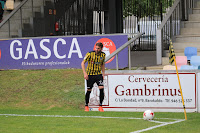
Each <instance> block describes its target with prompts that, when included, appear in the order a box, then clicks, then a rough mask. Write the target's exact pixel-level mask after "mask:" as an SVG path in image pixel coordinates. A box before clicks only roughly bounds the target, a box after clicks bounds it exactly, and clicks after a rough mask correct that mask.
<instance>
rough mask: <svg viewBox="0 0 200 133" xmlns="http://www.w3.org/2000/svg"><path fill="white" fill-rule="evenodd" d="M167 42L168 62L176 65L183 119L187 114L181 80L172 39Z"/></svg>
mask: <svg viewBox="0 0 200 133" xmlns="http://www.w3.org/2000/svg"><path fill="white" fill-rule="evenodd" d="M169 42H170V45H169V63H170V64H172V63H173V62H174V63H175V66H176V74H177V78H178V83H179V87H180V92H181V98H182V103H183V109H184V114H185V120H187V115H186V110H185V103H184V99H183V92H182V89H181V82H180V78H179V74H178V68H177V65H176V56H175V52H174V48H173V44H172V41H171V40H170V41H169Z"/></svg>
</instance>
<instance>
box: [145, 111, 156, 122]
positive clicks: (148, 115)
mask: <svg viewBox="0 0 200 133" xmlns="http://www.w3.org/2000/svg"><path fill="white" fill-rule="evenodd" d="M153 118H154V112H153V111H151V110H146V111H144V113H143V119H144V120H148V121H149V120H153Z"/></svg>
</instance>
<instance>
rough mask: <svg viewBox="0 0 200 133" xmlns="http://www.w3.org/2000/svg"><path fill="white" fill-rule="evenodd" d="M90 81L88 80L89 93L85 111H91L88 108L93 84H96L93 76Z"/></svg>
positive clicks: (86, 95) (86, 97)
mask: <svg viewBox="0 0 200 133" xmlns="http://www.w3.org/2000/svg"><path fill="white" fill-rule="evenodd" d="M88 77H89V78H88V80H86V82H87V92H86V94H85V111H89V107H88V103H89V100H90V93H91V91H92V87H93V84H94V79H93V78H92V76H90V75H89V76H88Z"/></svg>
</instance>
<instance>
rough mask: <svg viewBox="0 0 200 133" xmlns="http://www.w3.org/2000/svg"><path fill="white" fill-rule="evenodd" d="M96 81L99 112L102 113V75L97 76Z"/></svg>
mask: <svg viewBox="0 0 200 133" xmlns="http://www.w3.org/2000/svg"><path fill="white" fill-rule="evenodd" d="M97 78H98V80H97V85H98V87H99V93H100V94H99V111H101V112H104V110H103V107H102V103H103V100H104V84H103V76H102V75H98V76H97Z"/></svg>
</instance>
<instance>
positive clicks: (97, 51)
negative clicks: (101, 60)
mask: <svg viewBox="0 0 200 133" xmlns="http://www.w3.org/2000/svg"><path fill="white" fill-rule="evenodd" d="M102 49H103V44H102V43H101V42H98V43H96V47H95V52H96V54H99V53H101V51H102Z"/></svg>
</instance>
